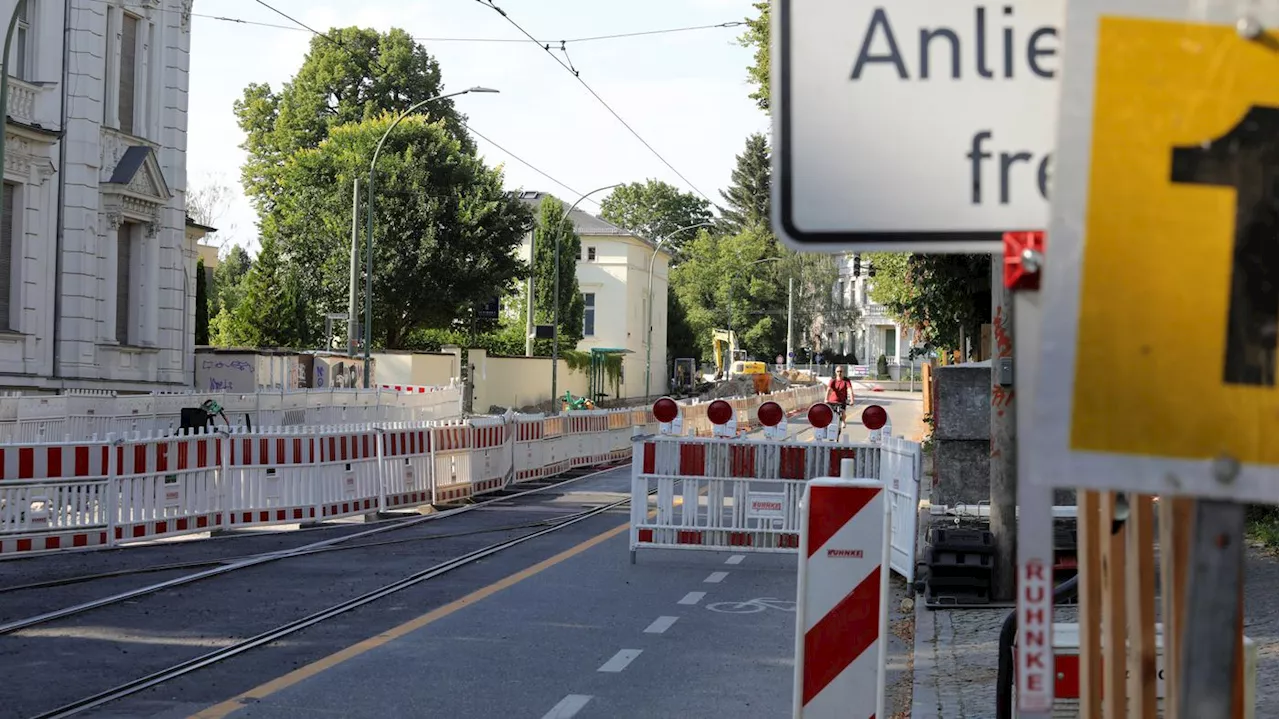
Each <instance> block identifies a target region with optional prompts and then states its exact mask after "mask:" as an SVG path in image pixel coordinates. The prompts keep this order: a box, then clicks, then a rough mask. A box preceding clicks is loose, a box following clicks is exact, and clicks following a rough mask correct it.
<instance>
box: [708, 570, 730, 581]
mask: <svg viewBox="0 0 1280 719" xmlns="http://www.w3.org/2000/svg"><path fill="white" fill-rule="evenodd" d="M727 576H729V573H728V572H712V573H711V574H710V575H709V576H708V577H707V578H706V579H704V580H702V581H703V583H705V584H719V583H720V582H723V581H724V578H725V577H727Z"/></svg>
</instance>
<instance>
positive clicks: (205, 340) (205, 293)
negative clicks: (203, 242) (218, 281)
mask: <svg viewBox="0 0 1280 719" xmlns="http://www.w3.org/2000/svg"><path fill="white" fill-rule="evenodd" d="M207 284H208V283H207V282H206V280H205V270H204V258H203V257H202V258H200V259H198V260H196V344H197V345H201V346H203V345H207V344H209V288H208V287H207Z"/></svg>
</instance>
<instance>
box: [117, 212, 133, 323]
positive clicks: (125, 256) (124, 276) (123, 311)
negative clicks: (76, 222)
mask: <svg viewBox="0 0 1280 719" xmlns="http://www.w3.org/2000/svg"><path fill="white" fill-rule="evenodd" d="M137 229H138V225H136V224H134V223H132V222H124V223H121V224H120V229H119V230H117V231H116V342H118V343H120V344H122V345H128V344H132V342H130V340H132V339H133V337H132V335H133V332H132V331H131V329H132V325H131V324H130V322H129V316H130V315H131V314H132V312H131V310H132V309H133V304H132V303H133V251H134V237H135V236H136V232H137Z"/></svg>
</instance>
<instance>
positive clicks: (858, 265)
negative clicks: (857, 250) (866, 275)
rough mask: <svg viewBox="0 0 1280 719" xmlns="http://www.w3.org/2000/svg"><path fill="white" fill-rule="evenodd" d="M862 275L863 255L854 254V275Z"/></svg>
mask: <svg viewBox="0 0 1280 719" xmlns="http://www.w3.org/2000/svg"><path fill="white" fill-rule="evenodd" d="M861 275H862V255H854V256H853V276H854V277H859V276H861Z"/></svg>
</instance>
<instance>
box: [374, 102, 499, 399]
mask: <svg viewBox="0 0 1280 719" xmlns="http://www.w3.org/2000/svg"><path fill="white" fill-rule="evenodd" d="M469 92H497V90H494V89H493V88H489V87H470V88H467V89H466V90H459V91H458V92H450V93H447V94H444V95H437V96H436V97H429V98H427V99H426V100H420V101H418V102H415V103H414V104H412V105H410V106H409V108H408V109H406V110H405V111H404V112H402V113H400V115H399V116H398V117H396V119H395V122H392V123H391V127H388V128H387V131H386V132H384V133H382V137H381V139H379V140H378V146H377V147H376V148H374V150H373V159H372V160H370V161H369V189H368V193H369V202H368V203H367V204H368V211H369V214H368V218H367V220H366V222H365V267H364V388H365V389H369V365H370V357H369V353H370V351H371V350H372V348H373V205H374V200H375V199H376V197H377V196H376V195H375V194H374V176H375V173H376V171H377V169H378V155H379V154H381V153H382V145H383V144H384V143H386V141H387V138H388V137H389V136H390V135H391V131H392V130H394V129H396V125H399V124H400V122H401V121H402V120H404V119H405V118H406V117H408V116H409V115H410V114H411V113H413V112H414V111H415V110H417V109H418V108H420V107H422V106H423V105H426V104H427V103H431V102H435V101H437V100H443V99H445V98H447V97H456V96H458V95H466V94H467V93H469Z"/></svg>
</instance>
